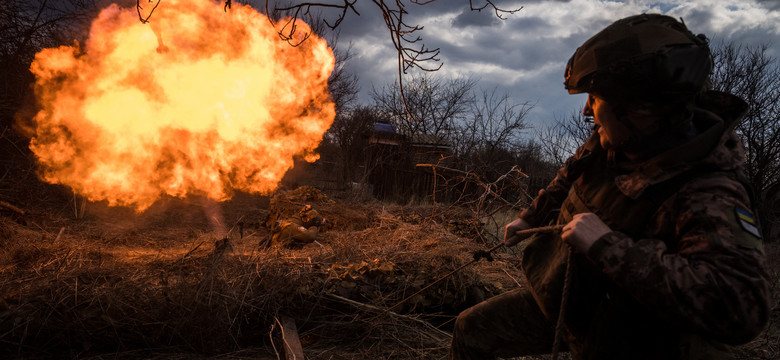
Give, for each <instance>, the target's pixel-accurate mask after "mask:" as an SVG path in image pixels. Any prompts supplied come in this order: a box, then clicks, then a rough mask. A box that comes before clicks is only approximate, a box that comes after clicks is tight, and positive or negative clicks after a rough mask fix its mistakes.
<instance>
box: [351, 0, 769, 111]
mask: <svg viewBox="0 0 780 360" xmlns="http://www.w3.org/2000/svg"><path fill="white" fill-rule="evenodd" d="M494 2H495V3H496V4H501V7H503V8H507V9H509V8H519V7H522V8H523V9H522V10H520V11H519V12H517V13H515V14H513V15H507V16H506V18H507V19H506V20H503V21H502V20H499V19H498V18H496V16H495V14H494V13H493V12H492V11H482V12H475V11H470V10H469V5H468V0H438V1H435V2H433V3H430V4H428V5H424V6H420V5H415V4H410V3H409V1H405V3H407V8H406V9H407V11H408V12H409V15H408V21H407V22H408V23H409V24H419V25H422V26H424V27H425V29H424V30H423V31H421V32H420V35H422V36H423V40H424V42H425V44H426V45H427V46H428V47H429V48H437V47H438V48H440V49H441V54H440V56H439V57H440V59H441V60H442V62H443V63H444V65H443V67H442V68H441V70H439V73H438V76H443V77H446V78H449V77H468V76H472V77H474V78H476V79H478V80H479V83H478V84H479V86H480V87H482V88H486V89H492V88H493V87H495V86H498V87H499V89H500V90H502V91H504V92H507V93H509V94H510V95H511V96H512V98H513V99H514V100H515V102H517V103H522V102H532V103H536V106H535V108H534V109H533V110H532V112H531V113H530V114H529V120H530V121H531V123H532V125H533V126H540V125H542V124H544V123H545V122H548V123H549V122H550V121H552V120H554V119H555V118H556V117H558V118H564V117H568V116H569V114H571V113H572V112H574V111H579V109H580V108H581V104H582V103H583V102H584V100H585V96H584V95H568V94H567V92H566V91H565V90H564V88H563V85H562V83H563V72H564V68H565V65H566V61H567V60H568V59H569V57H570V56H571V55H572V53H573V52H574V51H575V50H576V48H577V47H578V46H579V45H581V44H582V43H583V42H584V41H585V40H587V39H588V38H589V37H591V36H592V35H594V34H595V33H597V32H598V31H599V30H601V29H603V28H604V27H606V26H607V25H609V24H610V23H612V22H613V21H615V20H617V19H620V18H623V17H626V16H630V15H635V14H640V13H662V14H667V15H670V16H673V17H676V18H682V19H683V21H684V22H685V23H686V25H688V27H689V29H691V30H692V31H693V32H694V33H696V34H698V33H704V34H705V35H707V37H709V38H710V39H713V40H714V42H717V41H723V40H725V41H731V40H733V41H736V42H738V43H743V44H746V45H751V44H759V43H769V44H771V46H772V47H771V51H772V55H773V56H775V57H778V54H780V41H778V39H780V0H772V1H756V0H748V1H727V0H699V1H677V0H673V1H665V2H655V1H644V0H635V1H630V0H629V1H598V0H570V1H530V0H524V1H495V0H494ZM479 3H481V1H480V0H474V4H475V5H476V4H479ZM356 9H357V10H358V12H359V13H360V16H357V15H355V14H348V16H347V18H346V19H345V20H344V22H343V23H342V25H341V26H340V29H341V35H340V39H339V46H340V47H342V46H346V45H347V44H350V43H351V44H352V46H353V50H354V53H355V57H354V58H353V59H352V60H351V61H350V63H349V67H350V68H351V69H352V70H353V71H354V72H355V73H356V74H357V75H358V76H359V78H360V85H361V92H360V100H361V102H365V103H368V102H370V91H371V88H372V86H374V87H377V88H380V87H381V86H383V85H385V84H387V83H388V82H392V81H395V79H396V77H397V75H396V74H397V63H396V57H395V52H394V49H393V48H392V43H391V42H390V35H389V33H388V32H387V29H386V28H385V27H384V23H383V21H382V18H381V15H380V13H379V9H378V8H377V7H376V5H374V4H373V2H371V1H367V0H362V1H358V2H357V4H356Z"/></svg>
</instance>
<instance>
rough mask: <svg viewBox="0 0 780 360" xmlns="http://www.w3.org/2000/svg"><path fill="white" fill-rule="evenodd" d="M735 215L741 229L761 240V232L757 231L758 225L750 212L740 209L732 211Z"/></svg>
mask: <svg viewBox="0 0 780 360" xmlns="http://www.w3.org/2000/svg"><path fill="white" fill-rule="evenodd" d="M734 210H735V212H736V215H737V220H738V221H739V225H740V226H742V229H744V230H745V231H747V232H748V233H750V234H751V235H753V236H755V237H757V238H759V239H760V238H761V231H759V230H758V224H757V222H756V219H755V218H754V217H753V214H752V213H750V211H747V210H745V209H741V208H735V209H734Z"/></svg>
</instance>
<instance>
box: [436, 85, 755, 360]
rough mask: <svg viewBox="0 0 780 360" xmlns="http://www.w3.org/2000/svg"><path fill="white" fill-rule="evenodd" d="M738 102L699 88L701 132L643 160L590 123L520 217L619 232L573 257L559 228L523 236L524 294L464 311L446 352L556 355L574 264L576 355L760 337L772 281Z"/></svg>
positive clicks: (694, 352) (569, 331)
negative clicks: (591, 217)
mask: <svg viewBox="0 0 780 360" xmlns="http://www.w3.org/2000/svg"><path fill="white" fill-rule="evenodd" d="M745 109H746V105H745V103H744V102H743V101H742V100H740V99H738V98H736V97H733V96H731V95H728V94H723V93H715V92H708V93H705V94H703V95H702V96H701V99H700V100H699V102H698V103H697V108H696V109H695V112H694V120H693V121H694V124H695V125H696V127H697V130H698V135H697V136H696V137H694V138H693V139H691V140H689V141H688V142H685V143H684V144H682V145H680V146H679V147H677V148H674V149H672V150H670V151H667V152H664V153H662V154H660V155H657V156H655V157H652V158H651V159H649V160H646V161H644V162H641V163H639V164H634V163H631V162H629V161H627V160H620V158H619V156H616V154H615V153H614V152H612V151H607V150H605V149H603V148H602V147H601V145H600V143H599V138H598V134H597V133H595V132H594V134H593V135H592V136H591V138H590V139H589V140H588V141H587V142H586V144H584V145H583V146H582V147H580V148H579V149H578V151H577V153H576V154H575V155H574V156H573V157H572V158H570V159H569V160H567V162H566V164H565V166H564V167H563V168H562V169H561V170H560V171H559V172H558V174H557V176H556V178H555V179H554V180H553V181H552V182H551V183H550V184H549V185H548V186H547V187H546V188H545V189H544V190H542V191H540V193H539V195H538V196H537V197H536V199H535V200H534V201H533V204H532V205H531V207H530V208H529V209H526V210H525V211H523V212H522V213H521V214H520V216H521V218H523V219H524V220H525V221H526V222H528V223H529V224H531V225H532V226H542V225H547V224H549V223H551V222H557V223H558V224H566V223H568V222H569V221H570V220H571V219H572V216H573V215H575V214H578V213H583V212H592V213H595V214H597V215H598V216H599V218H601V219H602V221H604V223H606V224H607V225H609V226H610V228H611V229H612V230H613V231H612V232H610V233H608V234H606V235H604V236H602V237H601V238H599V239H598V240H597V241H596V242H595V243H594V244H593V246H592V247H591V248H590V250H589V251H588V253H587V254H579V253H574V254H573V255H572V257H571V259H570V260H569V257H568V254H569V251H568V245H566V244H565V243H564V242H563V241H561V239H560V234H557V235H540V236H535V237H533V238H531V239H530V240H528V244H527V246H526V248H525V249H524V252H523V262H522V266H523V270H524V273H525V275H526V279H527V283H528V289H527V290H526V289H518V290H515V291H512V292H509V293H506V294H504V295H502V296H497V297H495V298H492V299H490V300H488V301H486V302H484V303H481V304H478V305H477V306H475V307H473V308H471V309H468V310H466V311H464V312H463V313H462V314H461V315H460V316H459V317H458V320H457V322H456V325H455V331H454V336H453V344H452V351H451V357H452V358H455V359H482V358H493V357H494V356H503V357H508V356H519V355H530V354H537V353H547V352H550V350H551V349H552V340H553V335H552V334H553V332H554V331H553V330H552V327H553V326H554V325H553V324H555V322H556V320H557V316H558V310H559V307H560V304H561V291H562V287H563V283H564V278H565V276H566V275H565V269H566V265H567V262H568V261H572V271H571V273H570V275H569V276H572V279H571V284H572V285H571V288H570V293H569V298H568V306H567V309H566V315H565V318H564V325H565V329H564V335H565V340H566V343H567V345H568V347H569V350H570V351H571V354H572V357H573V358H574V359H718V358H727V357H728V346H727V345H733V344H741V343H745V342H747V341H749V340H751V339H752V338H754V337H755V336H757V335H758V334H759V332H761V330H762V329H763V327H764V326H765V325H766V323H767V321H768V316H769V311H770V306H769V298H770V292H769V291H770V290H769V279H768V275H767V272H766V270H765V268H764V262H765V260H764V254H763V249H762V245H761V239H760V234H759V232H758V228H757V224H756V223H755V220H754V217H753V216H752V213H751V212H750V206H751V205H750V202H751V200H750V197H749V191H748V190H747V188H746V186H745V185H743V182H742V181H740V172H741V170H742V169H741V166H742V164H743V162H744V156H745V155H744V150H743V148H742V146H741V144H740V141H739V139H738V137H737V135H736V134H735V133H734V131H733V127H734V126H735V124H736V123H737V121H738V120H739V119H740V118H741V116H742V114H743V113H744V110H745ZM716 114H717V115H716Z"/></svg>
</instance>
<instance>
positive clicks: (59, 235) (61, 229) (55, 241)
mask: <svg viewBox="0 0 780 360" xmlns="http://www.w3.org/2000/svg"><path fill="white" fill-rule="evenodd" d="M64 232H65V227H64V226H63V227H61V228H60V232H59V233H58V234H57V237H55V238H54V241H52V244H55V243H57V241H59V240H60V237H61V236H62V233H64Z"/></svg>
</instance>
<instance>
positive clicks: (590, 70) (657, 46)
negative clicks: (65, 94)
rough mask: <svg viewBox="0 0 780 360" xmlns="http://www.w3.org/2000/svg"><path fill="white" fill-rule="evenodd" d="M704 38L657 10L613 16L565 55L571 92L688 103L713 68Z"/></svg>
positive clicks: (701, 86) (566, 81) (566, 74)
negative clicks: (572, 53)
mask: <svg viewBox="0 0 780 360" xmlns="http://www.w3.org/2000/svg"><path fill="white" fill-rule="evenodd" d="M712 66H713V62H712V55H711V53H710V49H709V45H708V41H707V38H706V37H705V36H704V35H701V34H700V35H694V34H693V33H692V32H690V31H689V30H688V28H687V27H686V26H685V24H684V23H682V22H681V21H677V20H676V19H674V18H672V17H669V16H666V15H660V14H642V15H635V16H630V17H627V18H624V19H621V20H618V21H616V22H614V23H612V24H611V25H609V26H607V27H606V28H605V29H604V30H602V31H600V32H599V33H598V34H596V35H594V36H593V37H591V38H590V39H588V40H587V41H586V42H585V43H584V44H582V46H580V47H579V48H578V49H577V50H576V51H575V52H574V55H572V57H571V59H569V62H568V64H567V65H566V72H565V75H564V77H565V81H564V85H565V87H566V89H567V90H568V91H569V93H570V94H577V93H583V92H588V93H594V94H600V95H602V96H604V97H605V98H608V99H609V98H616V99H617V100H630V99H642V100H649V101H653V100H656V101H669V100H672V101H687V100H688V99H690V98H692V97H693V95H695V94H696V93H698V92H700V91H701V90H702V88H703V87H704V85H705V83H706V82H707V79H708V77H709V75H710V73H711V72H712Z"/></svg>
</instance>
